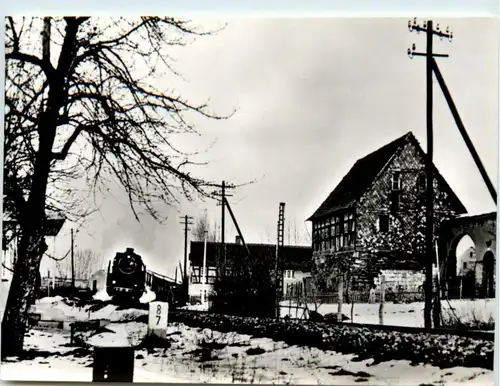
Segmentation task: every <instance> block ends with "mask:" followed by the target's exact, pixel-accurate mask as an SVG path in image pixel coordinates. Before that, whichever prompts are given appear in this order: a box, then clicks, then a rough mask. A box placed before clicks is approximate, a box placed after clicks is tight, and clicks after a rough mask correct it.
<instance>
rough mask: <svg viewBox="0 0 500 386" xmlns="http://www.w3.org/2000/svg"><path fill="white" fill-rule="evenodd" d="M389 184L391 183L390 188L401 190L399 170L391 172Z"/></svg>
mask: <svg viewBox="0 0 500 386" xmlns="http://www.w3.org/2000/svg"><path fill="white" fill-rule="evenodd" d="M391 185H392V190H401V173H400V172H394V173H392V178H391Z"/></svg>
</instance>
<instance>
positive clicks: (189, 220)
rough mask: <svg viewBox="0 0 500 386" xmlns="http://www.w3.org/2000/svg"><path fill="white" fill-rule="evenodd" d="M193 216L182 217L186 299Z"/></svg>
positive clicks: (183, 279) (186, 294) (183, 282)
mask: <svg viewBox="0 0 500 386" xmlns="http://www.w3.org/2000/svg"><path fill="white" fill-rule="evenodd" d="M192 220H193V217H191V216H188V215H186V216H184V217H181V221H180V224H181V225H184V270H183V272H182V273H183V278H182V284H183V286H184V292H185V293H184V295H185V296H186V301H187V300H188V299H187V298H188V290H189V281H188V273H187V249H188V231H189V230H190V228H189V226H190V225H193V222H192Z"/></svg>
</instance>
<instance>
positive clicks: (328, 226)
mask: <svg viewBox="0 0 500 386" xmlns="http://www.w3.org/2000/svg"><path fill="white" fill-rule="evenodd" d="M425 156H426V155H425V153H424V151H423V149H422V148H421V146H420V144H419V142H418V141H417V139H416V138H415V136H414V135H413V133H412V132H409V133H407V134H405V135H404V136H402V137H400V138H397V139H396V140H394V141H392V142H390V143H389V144H387V145H385V146H383V147H381V148H380V149H378V150H376V151H374V152H373V153H370V154H368V155H367V156H365V157H364V158H361V159H359V160H358V161H357V162H356V163H355V164H354V166H353V167H352V168H351V170H350V171H349V172H348V173H347V174H346V175H345V177H344V178H343V179H342V180H341V181H340V183H339V184H338V185H337V187H336V188H335V189H334V190H333V191H332V192H331V193H330V195H329V196H328V197H327V198H326V199H325V200H324V202H323V203H322V204H321V205H320V206H319V208H318V209H317V210H316V211H315V212H314V214H313V215H312V216H311V217H310V218H309V219H308V221H311V222H312V229H313V234H312V236H313V237H312V238H313V250H314V253H313V255H314V257H315V261H316V262H318V261H319V262H320V263H321V262H324V261H325V256H327V257H329V258H336V257H338V256H340V255H344V256H346V255H347V256H349V259H351V260H350V263H351V266H352V267H357V268H359V269H358V270H357V272H358V277H357V278H356V279H357V280H355V284H356V285H357V286H358V287H361V288H365V287H366V286H370V285H371V284H372V283H373V280H374V278H375V277H377V276H378V273H379V272H380V271H381V270H398V269H401V270H421V269H422V268H423V264H422V263H423V258H424V251H425V205H426V204H425V202H426V201H425V192H426V173H425ZM433 167H434V192H435V195H434V197H435V198H434V214H435V218H434V219H435V226H436V227H438V226H439V224H440V223H441V222H442V221H443V220H446V219H450V218H454V217H456V216H458V215H460V214H463V213H466V209H465V207H464V206H463V204H462V203H461V202H460V200H459V199H458V197H457V196H456V195H455V193H454V192H453V190H452V189H451V188H450V186H449V185H448V183H447V182H446V180H445V179H444V178H443V176H442V175H441V174H440V173H439V171H438V170H437V168H436V167H435V166H434V165H433ZM318 259H319V260H318Z"/></svg>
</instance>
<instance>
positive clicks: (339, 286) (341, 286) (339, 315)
mask: <svg viewBox="0 0 500 386" xmlns="http://www.w3.org/2000/svg"><path fill="white" fill-rule="evenodd" d="M337 291H338V311H337V321H338V322H342V304H343V303H344V300H343V293H344V278H343V277H342V275H340V276H339V279H338V283H337Z"/></svg>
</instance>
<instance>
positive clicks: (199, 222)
mask: <svg viewBox="0 0 500 386" xmlns="http://www.w3.org/2000/svg"><path fill="white" fill-rule="evenodd" d="M215 226H216V225H215ZM215 226H214V229H212V227H211V226H210V223H209V220H208V214H207V212H203V214H202V215H200V216H199V217H198V218H197V219H196V222H195V224H194V227H193V229H192V231H191V235H192V236H193V239H194V240H195V241H205V232H206V233H207V241H208V242H215V241H216V234H215V229H216V228H215Z"/></svg>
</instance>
